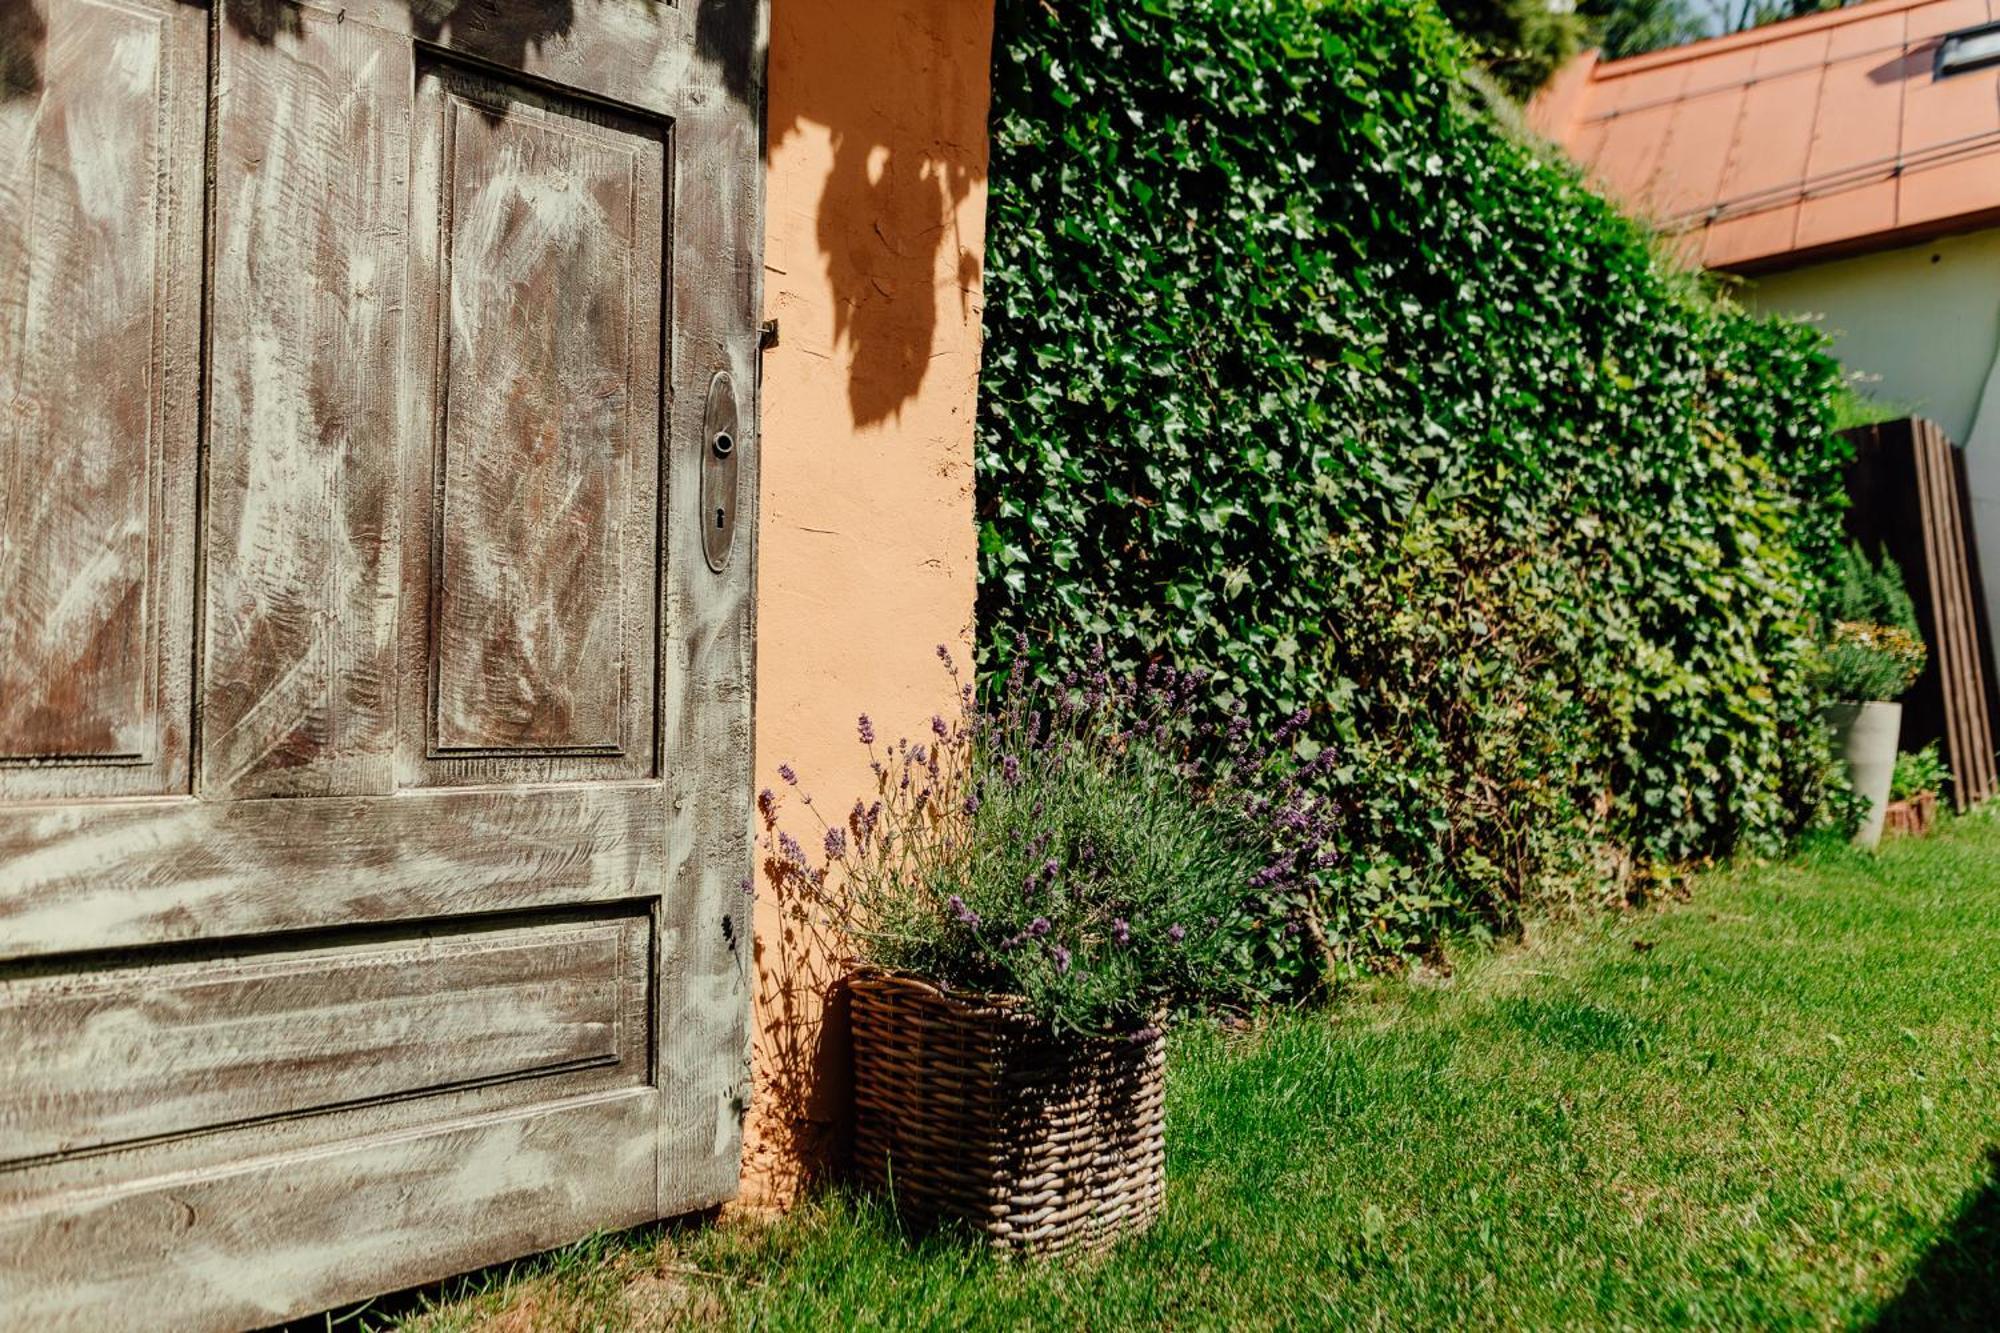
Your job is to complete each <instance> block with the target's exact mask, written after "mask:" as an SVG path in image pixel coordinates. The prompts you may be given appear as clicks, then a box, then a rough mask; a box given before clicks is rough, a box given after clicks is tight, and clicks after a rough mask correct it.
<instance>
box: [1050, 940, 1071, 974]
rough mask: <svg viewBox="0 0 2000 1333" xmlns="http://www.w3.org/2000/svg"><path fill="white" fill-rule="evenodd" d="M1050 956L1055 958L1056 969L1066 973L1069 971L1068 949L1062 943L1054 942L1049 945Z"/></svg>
mask: <svg viewBox="0 0 2000 1333" xmlns="http://www.w3.org/2000/svg"><path fill="white" fill-rule="evenodd" d="M1049 957H1051V958H1053V959H1055V961H1056V971H1057V972H1058V973H1064V972H1068V971H1069V950H1068V949H1065V948H1063V947H1062V945H1060V944H1052V945H1050V946H1049Z"/></svg>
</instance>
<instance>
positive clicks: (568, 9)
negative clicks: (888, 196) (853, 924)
mask: <svg viewBox="0 0 2000 1333" xmlns="http://www.w3.org/2000/svg"><path fill="white" fill-rule="evenodd" d="M0 9H4V10H5V17H4V21H0V1326H4V1327H7V1328H35V1329H42V1328H48V1327H60V1326H75V1327H79V1328H88V1329H92V1330H97V1329H107V1328H117V1327H135V1328H147V1329H159V1328H179V1327H190V1326H192V1327H206V1326H226V1325H245V1324H257V1323H263V1322H268V1321H270V1320H273V1319H277V1318H279V1317H283V1316H287V1315H291V1314H295V1313H298V1312H301V1311H310V1310H313V1309H318V1308H323V1307H326V1306H329V1305H331V1304H334V1303H336V1302H339V1301H343V1300H346V1299H350V1298H354V1297H359V1296H363V1295H366V1294H369V1293H372V1292H376V1291H381V1290H385V1289H392V1288H395V1287H398V1286H401V1285H405V1284H409V1283H413V1282H419V1281H423V1280H427V1279H430V1278H434V1277H437V1276H440V1275H443V1274H446V1273H449V1272H453V1271H457V1270H462V1269H466V1268H469V1267H473V1266H477V1265H480V1264H484V1263H488V1262H493V1261H497V1260H500V1259H503V1258H507V1257H509V1256H513V1255H517V1254H521V1253H524V1252H528V1251H532V1250H536V1249H540V1248H545V1247H548V1246H552V1245H556V1244H560V1243H563V1242H566V1241H569V1240H571V1239H574V1238H576V1237H578V1236H581V1235H584V1234H586V1233H589V1232H591V1231H594V1230H597V1229H600V1228H610V1227H618V1226H624V1225H629V1224H632V1223H636V1222H639V1221H642V1220H645V1219H649V1218H654V1217H659V1216H663V1215H670V1214H675V1213H679V1212H684V1211H687V1210H690V1209H693V1208H696V1207H700V1206H703V1205H706V1204H709V1203H712V1202H714V1201H717V1200H720V1199H723V1198H725V1197H727V1196H729V1195H730V1194H731V1193H733V1191H734V1189H735V1185H736V1176H737V1163H738V1156H739V1124H740V1120H739V1117H740V1114H741V1112H742V1110H743V1104H744V1099H745V1097H746V1095H747V1072H748V1071H747V1043H746V1029H747V1007H748V999H747V994H748V988H747V984H746V972H747V969H748V967H749V966H750V958H749V945H748V940H747V938H746V935H745V925H746V915H745V912H746V906H747V902H746V897H745V894H744V888H743V886H744V885H746V884H747V883H748V879H747V876H748V875H749V872H750V849H749V824H750V819H749V786H750V775H749V771H748V766H749V750H750V658H751V646H752V642H751V619H750V589H751V555H752V552H751V550H750V539H751V533H752V529H753V528H754V516H753V511H754V507H755V491H756V487H755V459H756V456H757V452H756V448H755V443H756V439H755V437H756V429H755V422H756V405H755V402H754V401H753V397H754V389H755V385H756V379H757V377H756V367H755V357H756V355H757V351H756V333H755V324H754V320H755V312H756V309H757V301H758V297H759V249H760V244H761V180H760V176H761V163H760V157H759V147H760V127H759V126H760V115H761V101H762V97H761V84H762V69H761V42H762V26H763V23H762V12H761V0H312V2H311V3H301V2H297V0H212V3H195V2H190V0H0Z"/></svg>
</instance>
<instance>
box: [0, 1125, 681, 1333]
mask: <svg viewBox="0 0 2000 1333" xmlns="http://www.w3.org/2000/svg"><path fill="white" fill-rule="evenodd" d="M658 1100H659V1094H658V1093H657V1092H656V1091H655V1090H653V1089H652V1088H635V1089H630V1090H627V1091H623V1092H615V1093H609V1094H597V1095H594V1096H591V1097H588V1098H579V1099H574V1100H571V1101H567V1102H555V1103H551V1104H548V1105H545V1106H540V1107H535V1108H532V1109H530V1110H526V1111H520V1112H514V1113H509V1114H504V1115H492V1116H480V1117H473V1118H469V1119H466V1120H463V1121H446V1122H443V1123H434V1124H430V1125H426V1126H424V1127H423V1128H421V1129H418V1130H409V1131H404V1132H400V1133H395V1134H386V1135H381V1136H376V1137H371V1138H367V1139H362V1140H360V1141H358V1142H354V1143H351V1144H347V1145H342V1146H340V1147H337V1148H331V1149H313V1150H309V1151H304V1152H296V1153H282V1154H272V1155H268V1156H261V1157H251V1158H248V1159H246V1160H244V1161H242V1162H240V1163H238V1164H237V1165H235V1166H234V1167H233V1168H231V1169H228V1170H222V1171H195V1172H187V1173H184V1174H180V1175H173V1174H169V1175H160V1176H154V1177H152V1178H149V1179H145V1180H141V1181H137V1182H135V1183H133V1184H130V1185H127V1186H123V1187H119V1188H109V1189H102V1190H97V1191H92V1192H90V1193H85V1194H79V1195H75V1196H72V1197H69V1198H65V1199H62V1200H60V1201H58V1202H57V1203H55V1204H53V1205H37V1206H30V1207H25V1208H8V1207H5V1206H0V1297H4V1302H3V1303H0V1328H6V1329H9V1330H13V1329H33V1330H36V1331H37V1333H50V1331H52V1330H76V1331H77V1333H120V1331H122V1330H127V1329H129V1330H134V1333H157V1330H160V1329H162V1328H172V1329H176V1330H190V1331H194V1330H208V1329H214V1330H226V1329H240V1328H253V1327H261V1326H263V1325H265V1324H269V1323H274V1322H276V1321H278V1320H282V1319H286V1318H289V1317H291V1316H294V1315H301V1314H307V1313H310V1312H312V1311H315V1310H321V1309H325V1308H327V1307H328V1306H331V1305H334V1304H336V1303H338V1302H341V1301H345V1300H351V1299H354V1298H355V1297H357V1296H361V1295H366V1294H369V1293H372V1292H376V1291H384V1290H394V1289H396V1288H399V1287H405V1286H410V1285H414V1284H416V1283H419V1282H425V1281H429V1280H432V1279H435V1278H440V1277H444V1276H446V1275H448V1274H450V1273H453V1272H457V1271H460V1270H462V1269H469V1268H476V1267H479V1266H481V1265H484V1264H489V1263H497V1262H499V1261H500V1260H503V1259H508V1258H512V1257H514V1256H516V1255H522V1254H532V1253H534V1252H535V1251H537V1250H544V1249H549V1248H551V1247H553V1246H556V1245H561V1244H564V1243H566V1242H568V1241H572V1240H575V1239H576V1238H577V1237H579V1236H583V1235H587V1234H589V1233H590V1232H592V1231H595V1230H597V1229H599V1228H617V1227H625V1226H632V1225H635V1224H637V1223H640V1222H643V1221H646V1220H648V1219H649V1218H651V1217H652V1216H653V1204H654V1198H655V1193H654V1188H655V1187H654V1179H653V1169H654V1164H653V1162H652V1159H651V1149H652V1144H653V1125H654V1123H655V1122H656V1120H657V1118H658V1114H659V1107H658Z"/></svg>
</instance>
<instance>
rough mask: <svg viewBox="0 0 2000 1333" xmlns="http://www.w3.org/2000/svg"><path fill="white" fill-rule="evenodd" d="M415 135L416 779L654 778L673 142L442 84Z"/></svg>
mask: <svg viewBox="0 0 2000 1333" xmlns="http://www.w3.org/2000/svg"><path fill="white" fill-rule="evenodd" d="M417 126H418V128H417V135H418V140H419V143H418V147H417V167H416V183H415V187H414V188H415V192H416V198H417V205H416V221H415V223H414V224H413V225H414V230H415V234H416V235H417V237H418V238H419V245H418V247H417V253H416V257H415V262H414V265H413V283H412V288H413V291H414V292H415V294H416V298H415V299H416V301H417V308H418V309H419V311H420V312H421V315H422V318H423V323H424V324H425V326H426V327H429V328H434V329H435V330H436V332H435V336H434V337H433V338H431V339H428V340H426V341H425V342H424V343H423V344H422V345H421V346H418V347H417V348H415V349H414V351H413V358H412V369H411V372H410V375H411V381H412V383H413V384H415V385H419V386H424V388H423V391H425V392H427V395H428V401H427V402H426V403H425V404H424V409H423V425H422V427H421V434H419V433H418V432H417V431H415V430H413V432H412V440H413V447H412V449H411V451H410V457H409V459H408V461H407V463H406V467H405V482H404V488H405V492H406V493H410V494H425V493H430V492H431V491H433V490H434V491H435V502H434V504H433V505H432V506H431V507H430V509H429V511H428V512H427V513H425V514H423V515H421V516H420V521H419V522H418V523H416V524H413V525H412V527H411V529H410V530H409V532H408V533H407V534H406V538H405V553H404V571H405V577H404V602H405V607H406V612H405V640H404V659H403V661H404V668H403V670H404V677H405V685H404V693H403V700H404V709H405V715H406V717H408V718H409V719H411V720H412V721H414V720H416V719H417V718H419V717H423V716H425V715H428V718H429V726H428V729H427V731H423V732H419V731H417V730H415V729H413V728H411V727H409V726H408V725H406V727H405V731H406V736H405V743H404V747H403V762H402V764H401V765H400V772H401V780H402V782H403V783H404V785H410V786H414V785H425V784H431V783H440V782H495V781H524V780H525V781H562V780H582V779H591V778H630V777H646V776H651V775H652V774H653V773H654V771H655V767H656V765H655V761H654V735H653V727H654V717H655V715H656V704H655V694H656V691H657V670H656V666H655V662H656V656H657V651H658V648H657V644H658V634H659V630H658V624H657V614H658V613H657V596H658V594H657V571H658V566H659V561H660V551H659V526H660V525H659V519H658V507H659V473H660V393H661V369H662V362H663V347H662V341H661V337H662V335H661V329H662V309H661V307H662V302H663V293H662V290H661V280H662V276H663V275H662V264H663V257H662V243H663V237H662V222H661V215H662V210H663V208H664V206H665V159H666V143H665V131H664V128H663V127H660V126H655V125H650V124H646V123H644V122H640V121H636V120H632V119H629V118H626V117H622V116H619V115H617V114H615V113H610V112H606V111H603V110H601V109H598V108H593V107H589V106H587V105H584V104H575V103H567V102H564V101H562V100H560V99H554V98H551V97H548V96H545V95H542V94H539V93H535V92H530V91H528V90H525V89H522V88H516V87H508V86H507V85H505V84H503V83H500V82H498V81H496V80H493V79H489V78H486V77H483V76H479V75H475V74H471V73H469V72H466V71H463V70H456V69H453V68H451V67H450V66H440V65H436V64H432V65H427V66H426V68H425V69H424V70H423V71H422V72H421V74H420V78H419V89H418V116H417ZM417 440H421V441H422V442H423V447H421V448H419V447H415V441H417ZM426 612H428V614H426ZM426 630H428V633H427V634H426V633H424V631H426ZM426 680H428V682H429V692H428V695H425V694H423V693H419V691H418V688H417V687H418V686H419V685H420V684H421V683H422V682H424V681H426ZM583 756H589V758H588V759H584V758H582V757H583ZM482 760H484V762H482ZM439 761H442V762H439Z"/></svg>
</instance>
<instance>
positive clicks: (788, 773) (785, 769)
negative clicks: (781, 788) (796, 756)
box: [778, 764, 799, 787]
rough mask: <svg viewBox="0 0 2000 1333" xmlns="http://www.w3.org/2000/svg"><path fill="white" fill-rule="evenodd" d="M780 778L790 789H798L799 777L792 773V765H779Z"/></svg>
mask: <svg viewBox="0 0 2000 1333" xmlns="http://www.w3.org/2000/svg"><path fill="white" fill-rule="evenodd" d="M778 776H779V777H781V778H783V779H784V780H785V785H786V786H788V787H796V786H798V785H799V775H798V774H797V773H795V772H793V771H792V766H791V765H790V764H779V765H778Z"/></svg>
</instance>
